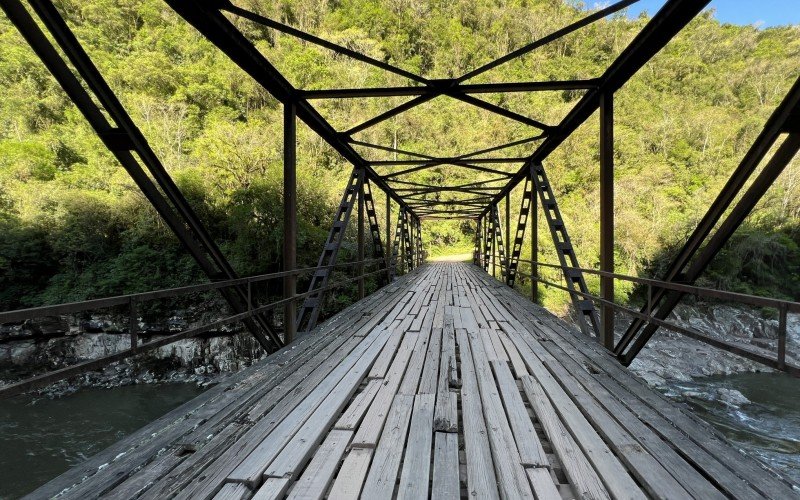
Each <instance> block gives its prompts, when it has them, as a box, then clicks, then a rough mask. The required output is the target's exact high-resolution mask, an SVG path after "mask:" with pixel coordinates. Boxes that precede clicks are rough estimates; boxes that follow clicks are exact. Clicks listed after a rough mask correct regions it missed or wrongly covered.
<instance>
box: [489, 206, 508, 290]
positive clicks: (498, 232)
mask: <svg viewBox="0 0 800 500" xmlns="http://www.w3.org/2000/svg"><path fill="white" fill-rule="evenodd" d="M492 213H493V214H492V241H493V243H494V247H495V249H496V250H497V255H498V257H499V259H500V276H501V277H503V278H504V279H505V276H506V275H507V273H508V261H507V260H506V247H505V245H504V244H503V228H502V227H501V225H500V210H499V209H498V208H497V205H495V207H494V210H493V211H492Z"/></svg>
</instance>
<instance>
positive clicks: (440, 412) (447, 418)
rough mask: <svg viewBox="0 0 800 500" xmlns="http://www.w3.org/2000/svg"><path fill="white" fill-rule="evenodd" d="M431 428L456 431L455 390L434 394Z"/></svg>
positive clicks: (441, 430) (456, 402) (456, 405)
mask: <svg viewBox="0 0 800 500" xmlns="http://www.w3.org/2000/svg"><path fill="white" fill-rule="evenodd" d="M433 428H434V430H436V431H437V432H458V395H457V394H456V393H455V392H450V391H447V392H440V393H438V394H436V409H435V410H434V419H433Z"/></svg>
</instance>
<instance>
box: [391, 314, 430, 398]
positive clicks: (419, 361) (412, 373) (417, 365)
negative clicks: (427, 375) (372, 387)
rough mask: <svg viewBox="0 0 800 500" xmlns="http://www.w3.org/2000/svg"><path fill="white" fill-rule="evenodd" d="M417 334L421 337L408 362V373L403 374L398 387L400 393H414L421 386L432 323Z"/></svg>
mask: <svg viewBox="0 0 800 500" xmlns="http://www.w3.org/2000/svg"><path fill="white" fill-rule="evenodd" d="M417 335H419V338H418V339H417V343H416V345H415V346H414V352H413V353H412V354H411V359H410V360H409V362H408V367H407V368H406V373H405V375H403V381H402V382H401V383H400V387H399V388H398V389H397V393H398V394H411V395H414V394H416V393H417V388H418V387H419V377H420V375H421V374H422V366H423V364H424V363H425V356H426V355H427V353H428V344H429V343H430V337H431V328H430V324H428V325H426V328H423V329H422V330H421V331H420V332H419V333H418V334H417Z"/></svg>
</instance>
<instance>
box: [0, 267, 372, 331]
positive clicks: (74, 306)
mask: <svg viewBox="0 0 800 500" xmlns="http://www.w3.org/2000/svg"><path fill="white" fill-rule="evenodd" d="M379 261H383V259H367V260H362V261H358V262H345V263H341V264H335V265H333V266H321V267H316V266H315V267H305V268H298V269H294V270H291V271H280V272H277V273H269V274H259V275H255V276H248V277H244V278H234V279H230V280H223V281H214V282H211V283H202V284H199V285H189V286H182V287H177V288H165V289H161V290H153V291H150V292H140V293H131V294H127V295H116V296H114V297H106V298H102V299H89V300H83V301H80V302H68V303H66V304H55V305H49V306H39V307H30V308H27V309H16V310H13V311H4V312H0V324H2V323H14V322H17V321H22V320H25V319H28V318H38V317H42V316H58V315H61V314H73V313H76V312H82V311H87V310H92V309H105V308H108V307H114V306H119V305H129V304H130V303H131V302H132V301H133V302H137V303H141V302H144V301H148V300H153V299H163V298H172V297H178V296H181V295H188V294H191V293H198V292H205V291H209V290H217V289H219V288H226V287H229V286H236V285H251V284H253V283H259V282H263V281H268V280H272V279H277V278H283V277H286V276H292V275H295V276H301V275H305V274H311V273H313V272H315V271H317V270H318V269H322V268H327V267H351V266H355V265H359V264H365V265H369V264H373V263H376V262H379Z"/></svg>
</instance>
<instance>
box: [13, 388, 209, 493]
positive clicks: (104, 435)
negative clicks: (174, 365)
mask: <svg viewBox="0 0 800 500" xmlns="http://www.w3.org/2000/svg"><path fill="white" fill-rule="evenodd" d="M202 391H203V390H202V389H199V388H198V387H197V386H196V385H195V384H139V385H127V386H122V387H116V388H113V389H82V390H80V391H78V392H76V393H74V394H70V395H68V396H63V397H60V398H56V399H49V398H34V397H31V396H18V397H15V398H11V399H6V400H1V401H0V498H2V499H7V498H18V497H20V496H22V495H24V494H26V493H30V492H31V491H33V490H34V489H35V488H36V487H38V486H40V485H42V484H44V483H46V482H47V481H49V480H50V479H52V478H54V477H56V476H58V475H59V474H61V473H63V472H64V471H66V470H67V469H69V468H70V467H72V466H74V465H76V464H79V463H81V462H82V461H84V460H86V459H87V458H89V457H91V456H92V455H94V454H95V453H98V452H99V451H101V450H103V449H104V448H106V447H107V446H109V445H110V444H112V443H114V442H116V441H119V440H120V439H121V438H122V437H123V436H125V435H126V434H129V433H131V432H132V431H135V430H136V429H139V428H141V427H143V426H144V425H145V424H147V423H148V422H150V421H151V420H154V419H155V418H157V417H160V416H161V415H164V414H165V413H167V412H168V411H169V410H171V409H173V408H175V407H177V406H179V405H180V404H181V403H183V402H185V401H188V400H189V399H191V398H193V397H195V396H197V395H198V394H200V393H201V392H202Z"/></svg>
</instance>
